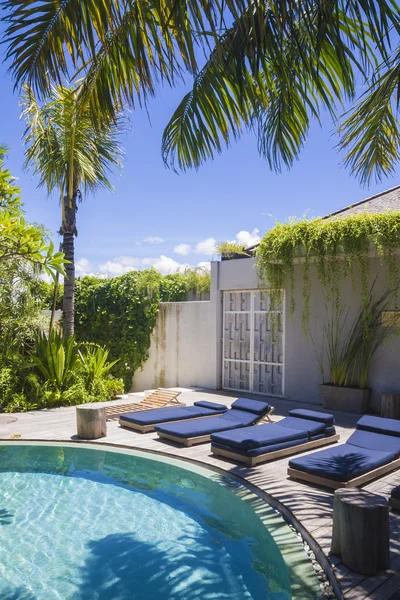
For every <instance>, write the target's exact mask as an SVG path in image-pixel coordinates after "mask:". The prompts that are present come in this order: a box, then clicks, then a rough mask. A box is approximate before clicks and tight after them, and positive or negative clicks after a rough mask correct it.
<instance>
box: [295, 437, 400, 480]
mask: <svg viewBox="0 0 400 600" xmlns="http://www.w3.org/2000/svg"><path fill="white" fill-rule="evenodd" d="M394 458H395V455H394V453H393V452H382V451H379V450H371V449H368V448H361V447H358V446H352V445H350V444H342V445H341V446H335V447H333V448H327V449H326V450H321V451H319V452H314V453H313V454H309V455H307V456H302V457H300V458H295V459H292V460H291V461H290V462H289V467H291V468H292V469H297V470H299V471H303V472H304V473H309V474H311V475H316V476H317V477H323V478H325V479H333V480H334V481H349V480H350V479H353V478H354V477H358V476H360V475H364V473H367V472H368V471H373V470H374V469H377V468H378V467H381V466H382V465H385V464H387V463H389V462H391V461H392V460H393V459H394Z"/></svg>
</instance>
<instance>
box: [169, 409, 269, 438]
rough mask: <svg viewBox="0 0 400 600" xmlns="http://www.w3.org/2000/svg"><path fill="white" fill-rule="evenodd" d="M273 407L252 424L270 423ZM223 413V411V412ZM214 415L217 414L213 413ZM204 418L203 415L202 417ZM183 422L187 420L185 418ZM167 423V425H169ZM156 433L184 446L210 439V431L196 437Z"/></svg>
mask: <svg viewBox="0 0 400 600" xmlns="http://www.w3.org/2000/svg"><path fill="white" fill-rule="evenodd" d="M274 410H275V407H274V406H271V408H270V410H269V411H268V412H267V413H266V414H265V415H263V416H262V417H260V418H259V419H258V420H257V421H256V422H255V423H254V425H261V424H262V423H267V422H268V423H272V422H273V421H272V419H271V415H272V413H273V412H274ZM224 414H225V413H224ZM207 416H208V417H211V416H213V417H214V415H207ZM215 416H216V417H217V416H218V415H215ZM202 418H204V417H202ZM192 420H193V419H190V421H192ZM172 422H173V421H169V423H172ZM185 422H187V421H186V420H185ZM169 423H168V425H169ZM157 425H162V423H157ZM232 429H235V427H232ZM226 431H229V430H226ZM157 433H158V435H159V437H160V438H163V439H166V440H170V441H171V442H175V443H176V444H181V445H182V446H186V447H187V448H189V447H190V446H196V445H197V444H204V443H205V442H209V441H210V440H211V433H208V434H207V435H199V436H197V437H186V438H185V437H179V436H177V435H172V434H170V433H164V432H162V431H157ZM213 433H214V432H213Z"/></svg>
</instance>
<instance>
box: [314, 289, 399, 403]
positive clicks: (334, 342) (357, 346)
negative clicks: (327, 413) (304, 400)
mask: <svg viewBox="0 0 400 600" xmlns="http://www.w3.org/2000/svg"><path fill="white" fill-rule="evenodd" d="M372 287H373V286H372ZM392 295H393V293H392V292H384V293H383V294H382V295H381V296H380V297H378V298H375V297H374V296H373V294H372V288H371V292H370V294H369V297H368V301H367V302H366V303H364V304H363V305H362V306H361V307H360V308H359V310H358V313H357V315H356V317H355V319H354V321H353V322H352V323H351V324H350V325H349V323H348V321H349V309H344V308H341V309H339V310H335V309H334V310H332V316H331V317H330V319H328V322H327V324H326V325H324V329H323V342H322V349H321V351H320V352H317V360H318V363H319V366H320V370H321V374H322V381H323V383H322V384H321V385H320V390H321V395H322V399H323V406H324V408H326V409H329V410H341V411H345V412H353V413H365V412H367V410H368V405H369V399H370V395H371V390H370V388H369V387H368V375H369V369H370V366H371V362H372V359H373V357H374V356H375V354H376V351H377V350H378V348H380V347H381V346H382V344H383V342H384V341H385V339H386V338H388V337H390V336H391V335H392V334H393V332H394V326H393V325H390V324H389V325H388V326H387V327H384V326H383V325H382V316H381V315H382V312H383V311H385V310H387V307H388V304H389V302H390V299H391V297H392ZM326 363H328V377H327V378H325V369H324V367H325V364H326Z"/></svg>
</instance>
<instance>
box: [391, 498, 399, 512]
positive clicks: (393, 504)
mask: <svg viewBox="0 0 400 600" xmlns="http://www.w3.org/2000/svg"><path fill="white" fill-rule="evenodd" d="M389 506H390V508H394V509H395V510H400V500H398V499H397V498H389Z"/></svg>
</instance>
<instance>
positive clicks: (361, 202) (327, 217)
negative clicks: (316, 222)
mask: <svg viewBox="0 0 400 600" xmlns="http://www.w3.org/2000/svg"><path fill="white" fill-rule="evenodd" d="M398 189H400V185H395V186H393V187H391V188H389V189H388V190H384V191H383V192H379V193H378V194H374V195H373V196H369V197H368V198H364V200H359V201H358V202H354V204H349V205H348V206H345V207H344V208H341V209H339V210H335V211H334V212H331V213H329V214H328V215H325V216H324V217H322V219H329V217H334V216H335V215H340V214H341V213H343V212H346V210H349V209H350V208H354V207H355V206H360V205H361V204H365V203H366V202H370V201H371V200H375V198H379V196H384V195H385V194H389V193H390V192H393V191H394V190H398Z"/></svg>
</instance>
